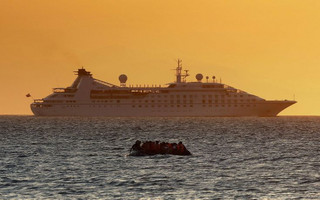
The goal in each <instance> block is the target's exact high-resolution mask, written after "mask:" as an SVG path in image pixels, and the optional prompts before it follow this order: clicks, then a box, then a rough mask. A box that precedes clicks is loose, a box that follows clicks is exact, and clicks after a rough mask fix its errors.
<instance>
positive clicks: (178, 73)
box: [176, 59, 189, 83]
mask: <svg viewBox="0 0 320 200" xmlns="http://www.w3.org/2000/svg"><path fill="white" fill-rule="evenodd" d="M177 63H178V66H177V68H176V77H177V81H176V82H177V83H181V82H186V78H187V76H189V74H188V71H189V70H184V71H185V73H184V74H182V60H180V59H178V61H177ZM181 78H182V81H181Z"/></svg>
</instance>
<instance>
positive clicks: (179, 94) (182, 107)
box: [31, 60, 296, 117]
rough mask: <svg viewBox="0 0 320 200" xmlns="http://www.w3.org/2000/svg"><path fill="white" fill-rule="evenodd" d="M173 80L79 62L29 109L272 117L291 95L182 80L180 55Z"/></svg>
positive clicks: (66, 112)
mask: <svg viewBox="0 0 320 200" xmlns="http://www.w3.org/2000/svg"><path fill="white" fill-rule="evenodd" d="M175 71H176V80H175V81H174V82H172V83H169V84H166V85H165V86H158V85H151V86H149V85H136V86H133V85H126V81H127V79H128V78H127V76H126V75H124V74H122V75H120V76H119V81H120V84H119V85H114V84H111V83H108V82H104V81H101V80H98V79H95V78H93V76H92V74H91V73H90V72H89V71H87V70H86V69H84V68H81V69H78V70H77V71H75V74H76V75H77V78H76V79H75V81H74V82H73V83H72V85H71V86H70V87H66V88H53V93H52V94H50V95H49V96H47V97H45V98H43V99H35V100H34V102H33V103H32V104H31V110H32V112H33V113H34V115H36V116H107V117H238V116H257V117H274V116H277V115H278V113H280V112H281V111H282V110H284V109H285V108H287V107H288V106H290V105H292V104H294V103H296V101H292V100H265V99H263V98H261V97H258V96H255V95H253V94H249V93H247V92H244V91H242V90H239V89H236V88H233V87H231V86H229V85H226V84H223V83H221V81H217V80H216V78H215V77H214V76H213V77H208V76H206V77H205V79H203V78H204V77H203V75H202V74H197V75H196V80H195V81H193V82H187V80H186V79H187V77H188V76H189V73H188V70H184V71H183V70H182V63H181V60H178V66H177V67H176V69H175Z"/></svg>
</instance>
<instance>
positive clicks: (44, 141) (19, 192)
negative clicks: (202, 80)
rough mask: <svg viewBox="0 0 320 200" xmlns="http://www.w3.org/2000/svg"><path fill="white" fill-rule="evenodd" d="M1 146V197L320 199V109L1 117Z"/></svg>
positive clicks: (145, 199)
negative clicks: (304, 112) (154, 145)
mask: <svg viewBox="0 0 320 200" xmlns="http://www.w3.org/2000/svg"><path fill="white" fill-rule="evenodd" d="M137 139H139V140H142V141H147V140H151V141H157V140H158V141H166V142H179V141H182V142H183V144H184V145H185V146H186V147H187V149H188V150H189V151H190V152H191V153H192V156H177V155H155V156H142V157H132V156H128V153H129V149H130V147H131V146H132V145H133V144H134V142H135V141H136V140H137ZM0 150H1V151H0V196H1V197H0V198H1V199H112V200H113V199H144V200H147V199H158V200H162V199H320V117H273V118H246V117H242V118H104V117H100V118H80V117H34V116H0Z"/></svg>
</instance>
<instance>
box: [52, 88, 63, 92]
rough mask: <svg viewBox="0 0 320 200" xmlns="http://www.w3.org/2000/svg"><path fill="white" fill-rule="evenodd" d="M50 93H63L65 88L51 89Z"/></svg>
mask: <svg viewBox="0 0 320 200" xmlns="http://www.w3.org/2000/svg"><path fill="white" fill-rule="evenodd" d="M52 91H53V92H54V93H64V92H65V88H53V89H52Z"/></svg>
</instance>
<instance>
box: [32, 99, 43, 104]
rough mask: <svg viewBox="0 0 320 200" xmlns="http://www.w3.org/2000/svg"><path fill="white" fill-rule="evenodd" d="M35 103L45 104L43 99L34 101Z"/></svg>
mask: <svg viewBox="0 0 320 200" xmlns="http://www.w3.org/2000/svg"><path fill="white" fill-rule="evenodd" d="M33 101H34V103H43V99H34V100H33Z"/></svg>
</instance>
